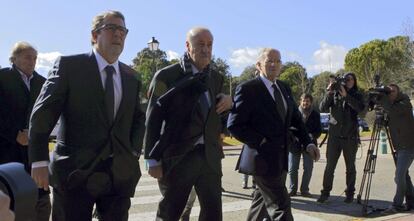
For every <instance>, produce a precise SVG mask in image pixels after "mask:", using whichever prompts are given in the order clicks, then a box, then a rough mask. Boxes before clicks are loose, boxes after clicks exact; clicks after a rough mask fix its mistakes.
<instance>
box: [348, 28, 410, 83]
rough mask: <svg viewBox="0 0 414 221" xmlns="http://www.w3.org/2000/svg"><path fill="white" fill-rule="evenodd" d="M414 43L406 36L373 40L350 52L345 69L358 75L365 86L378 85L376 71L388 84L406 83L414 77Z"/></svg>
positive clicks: (359, 80) (359, 81)
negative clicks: (412, 53) (413, 51)
mask: <svg viewBox="0 0 414 221" xmlns="http://www.w3.org/2000/svg"><path fill="white" fill-rule="evenodd" d="M412 45H413V42H411V41H410V39H409V38H408V37H406V36H396V37H393V38H390V39H388V40H387V41H385V40H378V39H376V40H372V41H370V42H368V43H365V44H363V45H361V46H360V47H358V48H354V49H351V50H350V51H349V52H348V53H347V55H346V57H345V69H346V70H348V71H352V72H354V73H355V74H356V75H357V78H358V83H359V86H361V87H362V88H364V89H367V88H370V87H373V86H375V85H374V82H373V79H374V75H375V74H379V75H380V77H381V80H382V82H383V83H384V84H389V83H391V82H392V83H397V84H399V85H401V84H402V85H405V84H407V82H413V81H414V80H413V79H414V76H413V72H412V71H411V69H412V67H413V59H412V56H411V49H412ZM408 86H409V85H408ZM411 87H413V86H412V84H411Z"/></svg>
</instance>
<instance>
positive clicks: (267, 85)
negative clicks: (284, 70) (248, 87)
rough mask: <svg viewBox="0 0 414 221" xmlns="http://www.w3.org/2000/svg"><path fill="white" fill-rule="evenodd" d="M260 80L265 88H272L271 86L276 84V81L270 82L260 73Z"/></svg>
mask: <svg viewBox="0 0 414 221" xmlns="http://www.w3.org/2000/svg"><path fill="white" fill-rule="evenodd" d="M260 79H262V81H263V83H264V84H265V85H266V87H267V88H272V85H273V84H276V81H274V82H273V81H270V80H269V79H267V78H266V77H265V76H264V75H263V74H262V73H260Z"/></svg>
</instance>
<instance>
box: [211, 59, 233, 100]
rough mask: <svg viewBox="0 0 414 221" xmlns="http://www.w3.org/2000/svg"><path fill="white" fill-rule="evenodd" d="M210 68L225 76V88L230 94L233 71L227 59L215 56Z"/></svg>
mask: <svg viewBox="0 0 414 221" xmlns="http://www.w3.org/2000/svg"><path fill="white" fill-rule="evenodd" d="M210 68H211V69H212V70H214V71H216V72H218V73H219V74H221V75H223V76H224V85H223V90H224V93H225V94H230V89H231V87H230V78H231V73H230V66H229V65H228V64H227V62H226V60H224V59H221V58H217V59H216V58H214V57H213V58H212V59H211V62H210Z"/></svg>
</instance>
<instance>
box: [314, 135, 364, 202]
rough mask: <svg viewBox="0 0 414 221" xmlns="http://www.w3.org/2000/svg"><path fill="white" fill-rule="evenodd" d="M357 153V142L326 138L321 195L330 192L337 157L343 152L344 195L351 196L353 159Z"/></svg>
mask: <svg viewBox="0 0 414 221" xmlns="http://www.w3.org/2000/svg"><path fill="white" fill-rule="evenodd" d="M357 151H358V140H356V139H343V138H339V137H334V136H330V137H329V138H328V146H327V151H326V160H327V163H326V167H325V172H324V175H323V189H322V191H321V192H322V194H324V195H328V196H329V193H330V192H331V190H332V184H333V180H334V173H335V168H336V164H337V163H338V159H339V156H341V152H343V155H344V159H345V167H346V190H345V192H346V195H347V196H350V195H353V194H354V192H355V180H356V169H355V158H356V153H357Z"/></svg>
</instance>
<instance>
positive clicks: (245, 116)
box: [227, 77, 311, 176]
mask: <svg viewBox="0 0 414 221" xmlns="http://www.w3.org/2000/svg"><path fill="white" fill-rule="evenodd" d="M278 85H279V87H280V89H281V91H282V94H283V97H284V99H285V100H286V103H287V114H286V118H285V120H284V121H283V119H282V118H281V116H280V115H279V114H278V112H277V109H276V103H275V102H274V100H273V98H272V96H271V95H270V93H269V91H268V90H267V88H266V86H265V84H264V83H263V82H262V80H261V79H260V77H257V78H255V79H252V80H249V81H247V82H244V83H243V84H241V85H239V86H238V87H237V89H236V95H235V98H234V102H235V104H234V107H233V110H232V111H231V113H230V116H229V120H228V124H227V127H228V129H229V131H230V132H231V134H233V136H234V137H235V138H237V139H238V140H240V141H241V142H243V143H245V144H246V145H248V146H249V147H251V148H254V149H257V152H258V156H257V159H256V160H257V161H258V163H259V164H257V165H256V175H263V176H267V175H276V176H277V175H280V174H281V173H282V172H283V171H287V165H288V162H287V154H288V150H287V145H288V128H289V127H291V126H294V127H296V128H298V131H299V132H298V135H299V139H300V140H301V141H302V143H305V144H309V143H310V142H311V141H310V138H309V136H308V135H307V132H306V129H305V126H304V124H303V121H302V117H301V115H300V113H299V111H298V108H297V106H296V103H295V102H294V100H293V97H292V93H291V91H290V88H289V87H288V86H287V85H286V84H284V83H283V82H281V81H278ZM283 122H284V123H283ZM264 138H266V142H265V143H263V144H260V143H261V142H262V141H263V139H264Z"/></svg>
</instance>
